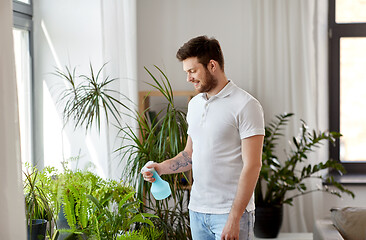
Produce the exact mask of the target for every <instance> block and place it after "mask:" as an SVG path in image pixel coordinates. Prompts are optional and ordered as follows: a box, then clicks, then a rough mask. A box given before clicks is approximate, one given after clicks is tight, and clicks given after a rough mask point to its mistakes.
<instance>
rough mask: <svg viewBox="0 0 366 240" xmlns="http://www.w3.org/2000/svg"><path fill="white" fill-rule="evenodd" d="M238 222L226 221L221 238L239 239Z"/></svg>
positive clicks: (225, 239)
mask: <svg viewBox="0 0 366 240" xmlns="http://www.w3.org/2000/svg"><path fill="white" fill-rule="evenodd" d="M239 232H240V224H239V222H236V221H231V220H229V219H228V221H227V222H226V224H225V227H224V229H223V230H222V233H221V240H239Z"/></svg>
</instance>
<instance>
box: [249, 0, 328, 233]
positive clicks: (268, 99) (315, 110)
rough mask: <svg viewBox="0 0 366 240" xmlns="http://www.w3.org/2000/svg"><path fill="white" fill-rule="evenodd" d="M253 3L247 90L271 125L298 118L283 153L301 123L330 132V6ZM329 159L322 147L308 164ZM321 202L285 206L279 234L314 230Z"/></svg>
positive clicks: (316, 198)
mask: <svg viewBox="0 0 366 240" xmlns="http://www.w3.org/2000/svg"><path fill="white" fill-rule="evenodd" d="M250 4H251V9H252V13H251V14H252V25H251V26H250V29H251V31H250V35H251V40H250V46H251V47H250V52H249V58H250V59H251V63H250V64H251V66H249V67H248V69H250V72H249V73H248V74H249V76H248V78H249V79H251V81H250V83H249V85H250V89H251V90H252V92H253V93H254V94H255V96H257V97H258V99H259V100H260V102H261V103H262V105H263V108H264V112H265V115H266V116H265V117H266V121H267V122H268V121H269V120H271V119H273V117H274V115H276V114H279V113H283V112H293V113H295V118H293V120H292V121H291V123H290V124H289V125H288V128H287V131H286V133H285V134H286V136H285V138H284V139H285V140H283V142H282V144H281V145H282V146H283V149H285V146H287V145H288V140H289V139H291V138H290V137H292V136H296V135H297V134H298V132H299V127H300V124H299V120H300V119H303V120H305V121H306V122H307V124H308V125H309V127H310V128H311V129H320V130H326V129H327V1H326V0H321V1H316V0H296V1H293V0H276V1H268V0H255V1H254V0H253V1H250ZM280 150H281V151H280V152H279V155H281V154H282V149H280ZM282 155H283V154H282ZM326 157H327V148H326V147H323V148H321V149H319V150H318V151H317V153H316V154H312V155H311V158H310V161H312V162H313V163H315V162H320V161H323V160H325V159H326ZM318 185H320V186H321V182H320V181H312V182H310V183H309V186H310V187H313V188H315V187H317V186H318ZM321 203H322V202H321V194H311V195H308V196H306V197H300V198H296V199H295V201H294V206H286V207H285V212H284V222H283V226H282V230H281V231H282V232H310V231H312V226H313V223H314V219H316V218H317V216H318V215H319V214H320V213H322V209H321V207H322V204H321Z"/></svg>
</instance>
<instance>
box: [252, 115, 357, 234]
mask: <svg viewBox="0 0 366 240" xmlns="http://www.w3.org/2000/svg"><path fill="white" fill-rule="evenodd" d="M293 115H294V114H293V113H287V114H286V113H285V114H280V115H277V116H276V118H275V119H274V120H273V121H272V122H270V123H269V124H268V126H266V128H265V137H264V143H263V154H262V169H261V172H260V175H259V179H258V183H257V185H256V188H255V203H256V222H255V227H254V230H255V234H256V236H258V237H276V236H277V234H278V232H279V228H280V226H281V223H282V211H283V208H282V207H283V204H289V205H292V202H293V199H294V198H296V197H299V196H302V195H304V194H308V193H311V192H314V191H323V192H328V193H331V194H334V195H336V196H339V197H340V196H341V195H340V194H341V192H342V193H347V194H350V195H351V196H352V197H354V194H353V193H352V192H351V191H349V190H347V189H346V188H344V187H343V186H342V185H341V184H339V183H337V182H336V181H335V180H334V179H333V177H331V176H324V175H321V173H322V172H323V170H327V169H329V168H333V169H335V170H338V171H340V172H344V169H343V167H342V165H341V164H339V163H338V162H336V161H333V160H330V159H329V160H327V161H325V162H321V163H318V164H311V163H308V162H307V160H308V154H309V153H310V152H312V151H314V149H315V148H317V147H319V146H320V144H321V143H323V142H326V141H328V142H329V143H331V144H334V142H335V140H336V139H337V138H339V137H340V136H341V134H340V133H337V132H328V131H318V132H317V131H315V130H314V131H310V130H309V129H308V127H307V125H306V123H305V122H304V121H301V132H300V134H299V136H298V137H293V138H292V143H293V147H292V148H291V149H290V151H289V152H287V154H286V155H287V158H286V160H285V161H280V160H279V159H278V157H277V155H276V152H275V151H276V147H277V146H278V142H277V141H278V140H279V137H280V136H282V135H283V134H282V131H283V130H284V127H285V126H286V124H287V123H288V121H289V119H290V118H291V117H292V116H293ZM310 178H320V179H322V180H323V181H327V182H329V183H330V184H332V185H334V186H335V187H336V188H337V189H338V191H330V190H329V189H328V188H326V187H325V188H315V189H308V187H307V185H306V180H307V179H310ZM270 212H271V213H272V212H273V213H274V218H273V222H272V221H271V219H270V218H269V216H268V215H269V213H270ZM262 216H265V219H263V221H262V218H261V217H262Z"/></svg>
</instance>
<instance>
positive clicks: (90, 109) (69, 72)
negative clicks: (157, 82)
mask: <svg viewBox="0 0 366 240" xmlns="http://www.w3.org/2000/svg"><path fill="white" fill-rule="evenodd" d="M106 64H107V63H105V64H103V66H102V67H101V68H100V69H99V70H98V72H95V71H94V69H93V66H92V64H91V63H90V64H89V67H90V74H89V75H85V74H82V75H77V73H76V68H73V69H71V68H69V67H65V70H61V69H57V70H56V73H55V75H56V76H58V77H60V78H61V79H63V80H65V84H66V87H65V88H64V89H63V90H62V92H61V94H60V97H59V100H58V102H59V103H62V104H64V107H63V109H64V110H63V116H64V122H65V124H66V123H67V122H69V121H70V120H73V123H74V126H75V128H78V127H80V126H85V129H86V130H88V129H90V128H91V127H92V126H93V124H96V127H97V129H98V131H100V124H101V119H102V117H103V116H104V117H105V119H106V122H107V123H109V121H110V120H109V118H110V117H113V119H114V120H115V121H116V123H117V124H118V125H121V119H122V114H121V112H120V108H121V107H122V108H125V109H127V110H129V108H128V106H127V105H125V104H124V103H122V101H121V100H120V99H122V98H123V99H126V100H128V98H126V97H125V96H124V95H123V94H121V93H120V92H118V91H116V90H114V89H113V87H111V85H112V84H113V83H114V82H115V81H117V80H118V79H117V78H110V77H109V76H105V77H104V78H102V75H103V74H102V70H103V69H104V68H105V66H106Z"/></svg>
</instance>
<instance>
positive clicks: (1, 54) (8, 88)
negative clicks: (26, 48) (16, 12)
mask: <svg viewBox="0 0 366 240" xmlns="http://www.w3.org/2000/svg"><path fill="white" fill-rule="evenodd" d="M12 26H13V21H12V6H11V1H10V0H6V1H0V32H1V38H0V112H1V114H0V161H1V162H0V164H1V168H0V189H1V190H0V191H1V197H0V216H1V218H0V239H9V240H13V239H14V240H17V239H26V233H25V209H24V196H23V186H22V179H21V169H22V168H21V156H20V137H19V120H18V103H17V92H16V78H15V60H14V50H13V36H12V34H13V32H12Z"/></svg>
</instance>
